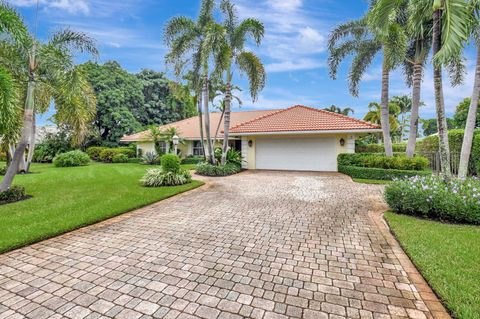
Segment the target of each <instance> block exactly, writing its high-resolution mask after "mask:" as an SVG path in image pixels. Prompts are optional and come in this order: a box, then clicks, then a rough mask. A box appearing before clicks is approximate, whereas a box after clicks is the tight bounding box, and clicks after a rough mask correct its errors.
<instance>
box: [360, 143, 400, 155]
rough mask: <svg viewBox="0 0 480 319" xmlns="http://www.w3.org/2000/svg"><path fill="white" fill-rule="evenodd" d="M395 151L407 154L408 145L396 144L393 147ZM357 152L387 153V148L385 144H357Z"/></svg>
mask: <svg viewBox="0 0 480 319" xmlns="http://www.w3.org/2000/svg"><path fill="white" fill-rule="evenodd" d="M392 148H393V151H394V152H398V153H405V152H406V151H407V144H406V143H395V144H393V145H392ZM355 152H357V153H385V146H384V145H383V144H356V145H355Z"/></svg>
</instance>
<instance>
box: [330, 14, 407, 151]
mask: <svg viewBox="0 0 480 319" xmlns="http://www.w3.org/2000/svg"><path fill="white" fill-rule="evenodd" d="M375 17H376V11H375V7H372V8H371V10H370V12H369V14H368V15H367V17H363V18H361V19H359V20H354V21H350V22H347V23H344V24H341V25H339V26H337V27H336V28H335V29H334V30H333V31H332V33H331V35H330V38H329V43H328V48H329V53H330V55H329V59H328V62H329V66H330V76H331V77H332V78H333V79H335V78H336V76H337V70H338V66H339V64H340V62H341V61H342V60H343V59H344V58H346V57H347V56H348V55H350V54H354V58H353V61H352V65H351V68H350V74H349V86H350V93H351V94H352V95H353V96H358V86H359V83H360V81H361V79H362V77H363V74H364V73H365V70H366V69H367V68H368V66H369V65H370V64H371V62H372V60H373V58H374V57H375V56H376V55H377V54H378V53H379V52H382V53H383V62H382V90H381V92H382V94H381V96H382V98H381V125H382V130H383V140H384V146H385V154H386V155H387V156H393V148H392V138H391V136H390V123H389V112H388V102H389V101H388V91H389V74H390V70H392V69H393V68H394V67H395V66H396V65H397V64H398V63H400V62H401V61H403V59H404V56H405V50H406V49H405V48H404V43H405V42H404V41H403V37H404V32H403V30H402V28H401V26H400V25H399V24H398V22H397V20H396V19H393V20H392V21H389V23H387V24H383V25H380V24H379V23H377V22H376V18H375ZM342 40H343V41H342Z"/></svg>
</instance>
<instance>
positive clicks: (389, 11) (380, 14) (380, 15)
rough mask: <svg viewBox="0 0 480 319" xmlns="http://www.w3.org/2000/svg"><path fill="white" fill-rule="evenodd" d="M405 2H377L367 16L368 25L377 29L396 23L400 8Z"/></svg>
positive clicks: (390, 0) (396, 0)
mask: <svg viewBox="0 0 480 319" xmlns="http://www.w3.org/2000/svg"><path fill="white" fill-rule="evenodd" d="M405 2H406V0H377V1H376V2H375V3H374V5H373V6H372V8H371V9H370V12H369V14H368V20H369V24H371V25H374V26H376V27H378V28H381V27H382V26H385V25H388V24H390V23H392V22H397V18H398V15H399V11H400V8H401V7H402V6H403V5H405Z"/></svg>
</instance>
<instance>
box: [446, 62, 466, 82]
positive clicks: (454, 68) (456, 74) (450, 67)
mask: <svg viewBox="0 0 480 319" xmlns="http://www.w3.org/2000/svg"><path fill="white" fill-rule="evenodd" d="M445 69H446V70H447V72H448V75H449V77H450V83H451V84H452V86H454V87H455V86H458V85H460V84H462V83H463V79H464V77H465V74H466V71H465V58H464V57H462V56H461V55H460V54H458V55H457V56H454V57H451V58H450V60H449V61H448V63H447V64H445Z"/></svg>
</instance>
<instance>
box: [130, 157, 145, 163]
mask: <svg viewBox="0 0 480 319" xmlns="http://www.w3.org/2000/svg"><path fill="white" fill-rule="evenodd" d="M141 162H142V159H141V158H138V157H134V158H128V161H127V163H132V164H139V163H141Z"/></svg>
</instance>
